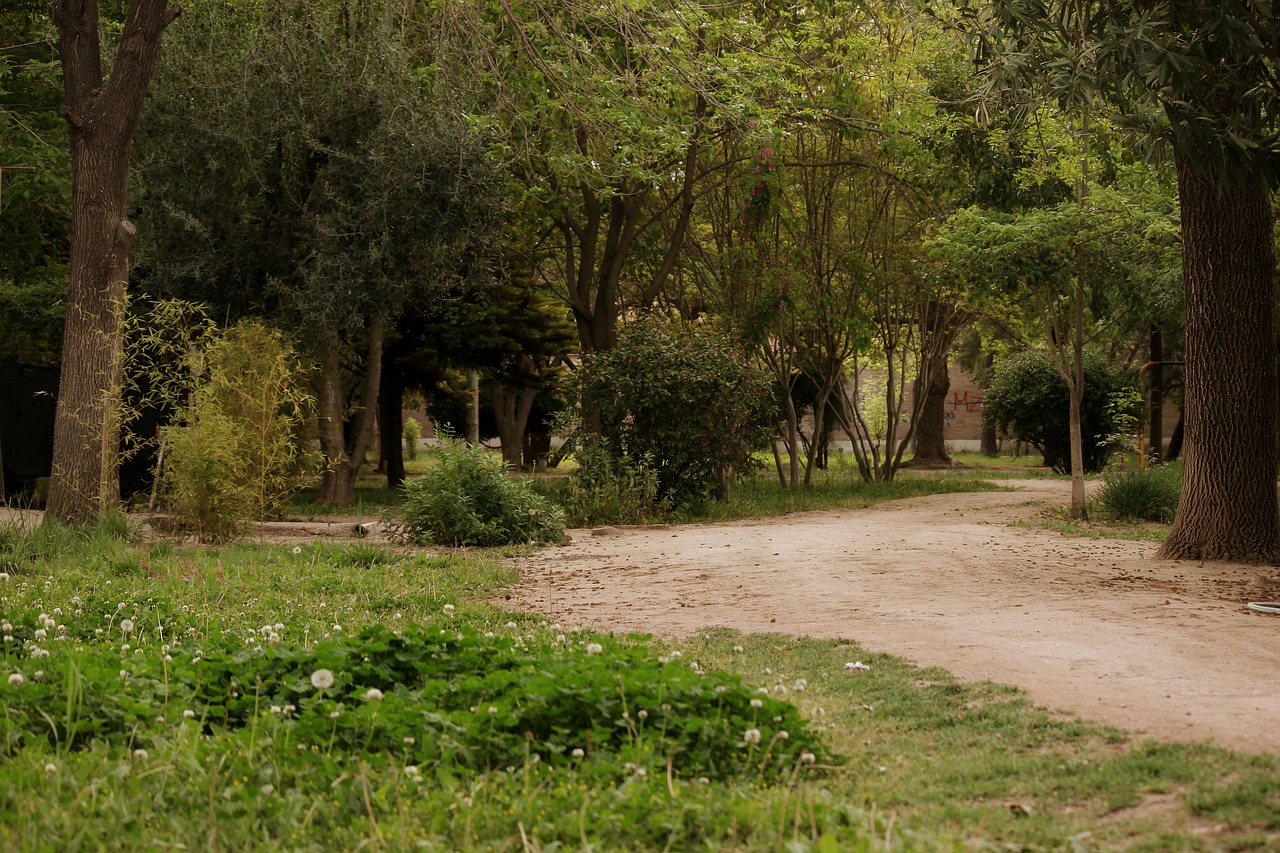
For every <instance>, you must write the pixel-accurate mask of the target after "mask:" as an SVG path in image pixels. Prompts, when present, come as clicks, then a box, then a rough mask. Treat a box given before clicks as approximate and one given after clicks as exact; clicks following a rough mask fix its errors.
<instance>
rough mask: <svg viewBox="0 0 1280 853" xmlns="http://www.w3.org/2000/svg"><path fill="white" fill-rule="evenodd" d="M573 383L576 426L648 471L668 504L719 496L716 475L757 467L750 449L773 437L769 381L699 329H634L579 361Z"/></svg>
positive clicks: (653, 325) (652, 324)
mask: <svg viewBox="0 0 1280 853" xmlns="http://www.w3.org/2000/svg"><path fill="white" fill-rule="evenodd" d="M580 377H581V386H580V387H581V397H582V411H583V412H584V418H583V420H584V424H583V429H584V430H585V431H586V432H587V433H588V434H595V435H596V436H598V438H599V439H600V440H601V441H602V442H603V444H604V446H605V447H606V448H607V449H608V450H609V453H610V454H611V455H612V457H613V458H614V459H618V460H629V464H630V465H631V466H640V465H643V466H644V467H648V468H650V469H652V471H653V472H654V474H655V476H656V478H657V487H658V498H660V499H662V500H669V501H670V502H671V503H672V505H673V506H681V505H685V504H695V505H696V504H698V503H700V502H702V501H704V500H706V499H707V498H708V497H710V496H711V495H712V494H718V496H721V497H723V496H724V495H723V489H722V488H721V487H722V486H723V484H724V480H723V479H722V477H723V476H724V475H725V474H726V473H728V472H745V471H748V470H750V469H751V468H752V467H754V465H755V461H754V460H753V459H752V455H751V451H752V450H753V449H755V448H758V447H763V446H765V445H766V444H767V442H768V439H769V437H770V436H771V435H772V431H771V430H770V429H769V427H768V423H769V416H770V414H771V411H772V405H773V399H772V394H771V390H770V388H771V386H770V383H769V379H768V378H767V377H766V376H765V374H764V372H763V371H761V370H760V369H759V368H758V367H757V366H756V365H755V364H754V363H753V362H752V361H751V360H750V359H749V358H747V357H746V356H745V355H744V353H742V352H741V351H740V350H739V348H738V347H735V346H734V344H733V343H732V342H731V341H730V340H728V339H727V338H725V337H723V336H722V335H719V334H717V333H715V332H713V331H711V330H709V329H705V328H702V327H700V326H684V327H678V326H672V325H664V324H662V323H659V322H656V321H643V322H638V323H633V324H631V325H629V326H627V327H626V328H625V329H624V330H623V331H622V334H621V335H620V336H619V339H618V345H617V347H615V348H614V349H612V350H610V351H608V352H603V353H594V354H592V355H589V356H587V357H586V358H584V359H583V363H582V370H581V371H580Z"/></svg>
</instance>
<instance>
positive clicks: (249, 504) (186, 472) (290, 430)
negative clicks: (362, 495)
mask: <svg viewBox="0 0 1280 853" xmlns="http://www.w3.org/2000/svg"><path fill="white" fill-rule="evenodd" d="M194 366H195V367H196V374H197V375H196V378H195V385H194V388H193V391H192V394H191V397H190V403H189V405H188V406H186V407H185V411H184V413H183V416H182V418H181V420H180V422H179V423H178V424H174V425H171V426H169V427H167V428H165V429H164V430H163V439H162V440H163V442H164V451H165V459H164V461H165V467H164V485H165V490H164V491H165V500H166V503H167V504H168V506H169V509H170V511H171V514H172V517H173V519H174V521H175V522H176V524H177V525H178V526H179V527H180V528H182V529H186V530H190V531H191V532H192V533H194V534H195V535H196V536H197V537H198V538H199V539H200V540H201V541H202V542H222V541H226V540H228V539H231V538H234V537H235V536H237V535H239V534H240V533H241V532H242V531H243V528H244V525H245V523H246V522H248V521H251V520H253V521H265V520H266V519H268V518H270V517H273V516H274V515H275V513H276V512H277V511H278V510H279V508H280V506H281V504H282V503H283V500H284V498H285V497H286V496H287V495H288V494H289V492H290V491H291V490H292V488H293V478H294V475H295V474H296V473H297V468H298V462H299V460H300V459H301V458H302V455H303V454H302V449H301V447H300V437H301V433H302V427H303V425H304V423H305V421H306V418H307V417H308V416H309V414H310V409H311V405H312V402H313V401H312V400H311V398H310V395H309V394H307V393H306V392H304V391H303V390H302V388H304V387H305V380H304V379H303V374H304V373H305V369H304V368H303V367H302V365H301V364H299V362H298V359H297V355H296V354H295V353H294V351H293V348H292V347H291V346H290V345H289V343H288V342H287V341H285V340H284V338H283V337H282V336H281V335H280V334H279V333H278V332H274V331H272V330H270V329H267V328H266V327H264V326H262V325H261V324H259V323H256V322H253V321H242V322H240V323H237V324H236V325H235V326H233V327H231V328H230V329H228V330H227V331H225V332H223V333H221V334H215V335H213V336H212V337H211V339H210V340H206V341H205V342H204V350H203V352H202V353H200V355H199V357H198V363H197V364H196V365H194Z"/></svg>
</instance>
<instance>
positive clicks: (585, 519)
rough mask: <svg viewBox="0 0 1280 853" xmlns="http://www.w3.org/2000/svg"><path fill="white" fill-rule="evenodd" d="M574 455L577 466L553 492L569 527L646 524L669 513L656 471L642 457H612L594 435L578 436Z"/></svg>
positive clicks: (667, 499) (669, 505)
mask: <svg viewBox="0 0 1280 853" xmlns="http://www.w3.org/2000/svg"><path fill="white" fill-rule="evenodd" d="M573 455H574V459H575V460H576V461H577V463H578V467H577V468H576V469H575V470H574V471H573V472H572V473H571V474H570V475H569V478H568V481H567V483H566V484H565V486H564V487H563V488H561V489H560V490H559V491H558V493H557V495H556V500H557V502H558V503H559V504H560V506H561V507H562V508H563V509H564V512H565V516H566V518H567V522H568V524H569V525H570V526H572V527H589V526H593V525H597V524H649V523H651V522H654V521H658V520H661V519H664V518H666V517H667V515H668V514H669V513H670V510H671V500H670V499H669V498H662V497H660V496H659V490H658V475H657V472H656V471H655V470H654V469H653V467H652V466H650V465H648V464H646V463H645V462H644V461H643V460H641V461H639V462H637V461H633V460H631V459H629V458H627V457H625V456H623V457H618V456H615V455H614V454H612V453H610V452H609V451H608V449H606V448H605V446H604V444H603V443H602V442H601V441H600V440H599V439H598V438H595V437H594V436H583V437H582V438H580V439H579V440H578V442H577V444H576V446H575V449H574V454H573Z"/></svg>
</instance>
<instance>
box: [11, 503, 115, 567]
mask: <svg viewBox="0 0 1280 853" xmlns="http://www.w3.org/2000/svg"><path fill="white" fill-rule="evenodd" d="M136 538H137V536H136V531H135V530H134V529H133V527H131V526H130V524H129V521H128V519H127V518H126V517H125V516H124V515H123V514H121V513H110V514H108V515H106V516H104V517H103V519H102V520H101V521H99V522H98V524H96V525H95V526H93V527H89V528H71V527H64V526H63V525H61V524H58V523H56V522H52V521H50V522H44V523H41V524H36V523H35V522H31V521H26V520H24V519H16V520H13V521H7V522H3V523H0V572H5V573H7V574H17V575H20V574H25V573H26V572H28V571H29V570H30V569H32V568H34V567H36V566H37V565H39V564H47V563H50V562H53V561H56V560H59V559H64V558H74V559H77V560H78V561H79V562H80V563H82V564H84V563H89V562H95V561H97V562H102V561H104V560H105V561H107V562H111V561H114V560H116V559H117V558H118V557H119V556H120V555H121V554H123V553H125V552H126V551H127V550H128V548H127V545H128V543H130V542H132V541H133V540H134V539H136Z"/></svg>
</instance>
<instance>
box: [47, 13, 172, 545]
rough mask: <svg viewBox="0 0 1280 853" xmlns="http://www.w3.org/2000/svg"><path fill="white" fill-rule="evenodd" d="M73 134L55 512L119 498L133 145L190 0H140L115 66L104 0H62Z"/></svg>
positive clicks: (61, 47) (82, 512) (87, 519)
mask: <svg viewBox="0 0 1280 853" xmlns="http://www.w3.org/2000/svg"><path fill="white" fill-rule="evenodd" d="M49 12H50V15H51V17H52V19H53V23H54V25H55V26H56V27H57V29H58V35H59V40H58V54H59V57H60V58H61V60H62V79H63V87H64V90H65V92H66V107H65V110H64V115H65V117H66V120H67V125H68V127H69V136H70V142H71V166H72V184H71V251H70V256H69V261H68V270H69V276H70V284H69V287H68V290H67V324H66V331H65V334H64V339H63V340H64V343H63V355H62V378H61V381H60V382H59V385H58V411H57V417H56V420H55V422H54V438H53V476H52V477H51V479H50V482H49V501H48V504H47V507H46V518H48V519H50V520H53V521H61V522H66V523H73V524H87V523H92V522H94V521H96V520H98V519H100V518H101V517H102V516H103V515H104V514H105V513H106V512H108V511H109V510H111V509H112V508H114V506H115V504H116V503H117V502H118V501H119V500H120V486H119V471H118V466H117V458H116V457H117V453H118V452H119V445H120V415H119V409H120V399H121V389H122V384H123V369H122V364H123V347H124V303H125V282H126V280H127V278H128V274H129V252H130V250H131V249H132V247H133V238H134V235H135V234H136V233H137V232H136V229H135V228H134V226H133V223H131V222H130V221H129V220H128V218H127V216H126V213H127V207H128V192H127V187H128V177H129V150H130V147H131V145H132V144H133V135H134V130H135V129H136V128H137V125H138V120H139V119H140V118H141V115H142V106H143V100H144V99H145V97H146V92H147V86H148V85H149V84H150V82H151V76H152V73H153V72H154V70H155V64H156V57H157V55H158V53H159V48H160V37H161V35H162V34H163V33H164V31H165V29H166V28H167V27H168V26H169V24H170V23H171V22H172V21H173V20H174V19H175V18H176V17H177V16H178V14H179V12H180V9H179V8H178V7H176V6H170V5H169V3H168V2H167V0H132V2H130V4H129V11H128V14H127V17H126V18H125V22H124V27H123V29H122V31H121V35H120V43H119V47H118V49H117V50H116V54H115V58H114V59H113V60H112V61H111V70H110V74H109V75H108V74H107V73H106V69H105V67H104V60H103V55H102V45H101V38H100V33H99V18H98V3H97V2H96V0H88V2H85V0H55V2H52V3H50V4H49Z"/></svg>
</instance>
